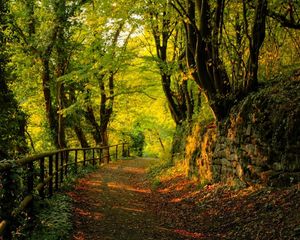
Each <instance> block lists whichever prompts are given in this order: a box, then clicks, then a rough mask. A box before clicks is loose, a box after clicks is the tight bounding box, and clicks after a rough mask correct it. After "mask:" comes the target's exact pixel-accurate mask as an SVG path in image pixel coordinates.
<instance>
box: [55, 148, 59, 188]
mask: <svg viewBox="0 0 300 240" xmlns="http://www.w3.org/2000/svg"><path fill="white" fill-rule="evenodd" d="M58 161H59V154H58V153H56V154H55V191H57V190H58V177H59V173H58V165H59V162H58Z"/></svg>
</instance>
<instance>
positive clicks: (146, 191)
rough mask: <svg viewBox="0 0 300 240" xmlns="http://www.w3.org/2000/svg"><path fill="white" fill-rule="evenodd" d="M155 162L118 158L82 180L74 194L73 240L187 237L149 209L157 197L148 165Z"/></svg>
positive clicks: (132, 239)
mask: <svg viewBox="0 0 300 240" xmlns="http://www.w3.org/2000/svg"><path fill="white" fill-rule="evenodd" d="M153 161H155V160H150V159H138V160H123V161H118V162H117V163H111V164H109V165H106V166H104V167H102V168H101V169H99V170H98V171H97V172H95V173H92V174H90V175H89V176H88V177H86V178H85V179H81V180H80V181H79V183H78V184H77V186H76V189H75V191H74V193H73V194H72V197H73V199H74V225H75V232H74V235H73V239H76V240H83V239H84V240H86V239H91V240H95V239H101V240H102V239H103V240H108V239H114V240H115V239H117V240H122V239H124V240H135V239H137V240H141V239H142V240H151V239H153V240H154V239H155V240H157V239H170V240H171V239H186V238H185V237H183V238H181V237H180V235H178V234H177V233H176V232H175V231H174V229H172V227H171V228H168V227H166V226H165V225H166V224H165V222H166V221H165V219H162V218H161V217H159V216H158V215H157V214H155V213H153V211H152V210H151V209H152V208H151V207H150V208H149V204H151V202H153V199H152V200H151V198H152V197H154V196H153V193H152V192H151V190H150V187H149V185H148V183H147V181H146V168H147V167H148V166H149V165H150V164H151V163H152V162H153ZM147 200H149V201H147Z"/></svg>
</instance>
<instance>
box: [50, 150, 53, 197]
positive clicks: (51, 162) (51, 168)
mask: <svg viewBox="0 0 300 240" xmlns="http://www.w3.org/2000/svg"><path fill="white" fill-rule="evenodd" d="M49 176H50V177H51V179H50V181H49V196H50V197H52V195H53V155H50V156H49Z"/></svg>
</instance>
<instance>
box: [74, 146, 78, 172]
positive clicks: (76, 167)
mask: <svg viewBox="0 0 300 240" xmlns="http://www.w3.org/2000/svg"><path fill="white" fill-rule="evenodd" d="M74 162H75V173H76V174H77V172H78V170H77V169H78V163H77V162H78V151H77V149H76V150H75V159H74Z"/></svg>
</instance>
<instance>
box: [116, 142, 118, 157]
mask: <svg viewBox="0 0 300 240" xmlns="http://www.w3.org/2000/svg"><path fill="white" fill-rule="evenodd" d="M116 160H118V145H117V146H116Z"/></svg>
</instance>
